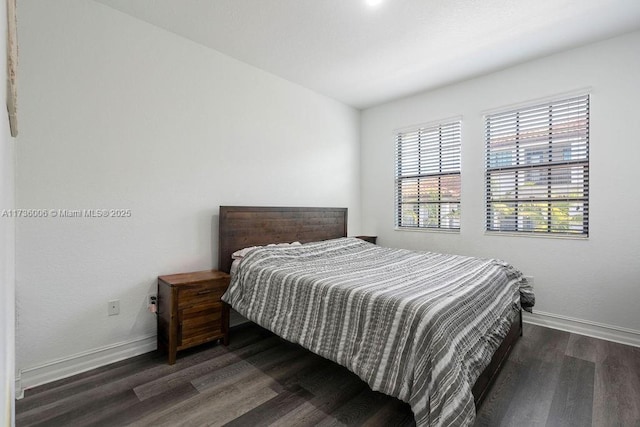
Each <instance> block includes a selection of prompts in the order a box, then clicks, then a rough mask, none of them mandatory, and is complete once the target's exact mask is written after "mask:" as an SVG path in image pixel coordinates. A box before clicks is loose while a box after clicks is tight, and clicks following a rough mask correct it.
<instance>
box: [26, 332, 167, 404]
mask: <svg viewBox="0 0 640 427" xmlns="http://www.w3.org/2000/svg"><path fill="white" fill-rule="evenodd" d="M156 347H157V340H156V335H149V336H146V337H142V338H137V339H134V340H130V341H124V342H120V343H116V344H112V345H108V346H105V347H101V348H97V349H94V350H89V351H86V352H83V353H78V354H75V355H72V356H69V357H65V358H62V359H58V360H53V361H51V362H47V363H44V364H42V365H40V366H34V367H31V368H25V369H20V370H19V371H18V375H17V376H16V399H22V398H23V397H24V391H25V390H27V389H29V388H32V387H36V386H39V385H42V384H46V383H49V382H52V381H56V380H59V379H62V378H67V377H70V376H72V375H76V374H79V373H82V372H86V371H90V370H91V369H95V368H99V367H100V366H104V365H108V364H110V363H114V362H118V361H120V360H124V359H128V358H130V357H134V356H138V355H140V354H144V353H148V352H150V351H153V350H155V349H156Z"/></svg>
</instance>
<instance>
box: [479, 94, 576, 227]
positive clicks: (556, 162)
mask: <svg viewBox="0 0 640 427" xmlns="http://www.w3.org/2000/svg"><path fill="white" fill-rule="evenodd" d="M485 120H486V121H485V126H486V175H485V177H486V229H487V231H506V232H522V233H536V234H544V235H573V236H576V235H577V236H588V234H589V95H584V96H579V97H575V98H571V99H565V100H562V101H556V102H552V103H546V104H542V105H536V106H532V107H526V108H521V109H518V110H512V111H506V112H501V113H496V114H490V115H488V116H486V118H485Z"/></svg>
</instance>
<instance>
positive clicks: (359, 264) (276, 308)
mask: <svg viewBox="0 0 640 427" xmlns="http://www.w3.org/2000/svg"><path fill="white" fill-rule="evenodd" d="M521 294H522V297H523V298H522V303H523V304H525V303H526V305H528V306H531V305H533V293H532V292H531V288H530V287H529V286H527V284H526V281H525V280H524V278H523V277H522V275H521V273H520V272H518V271H517V270H515V269H514V268H513V267H511V266H509V265H508V264H506V263H504V262H501V261H497V260H491V259H480V258H470V257H464V256H456V255H444V254H438V253H429V252H413V251H408V250H404V249H392V248H384V247H380V246H376V245H372V244H370V243H367V242H364V241H362V240H359V239H356V238H343V239H336V240H329V241H324V242H316V243H309V244H305V245H302V246H289V247H287V246H275V247H264V248H257V249H254V250H252V251H250V252H249V253H248V254H247V255H246V256H245V257H244V259H243V260H242V262H241V263H240V265H239V268H238V271H237V272H236V274H235V275H234V276H233V278H232V280H231V285H230V287H229V289H228V291H227V293H226V294H225V295H224V296H223V297H222V299H223V300H224V301H226V302H228V303H229V304H231V306H232V307H233V308H234V309H235V310H237V311H238V312H239V313H240V314H242V315H243V316H245V317H246V318H248V319H249V320H252V321H254V322H256V323H257V324H259V325H261V326H263V327H265V328H267V329H269V330H271V331H273V332H275V333H276V334H278V335H279V336H281V337H283V338H285V339H287V340H289V341H292V342H295V343H298V344H300V345H302V346H303V347H305V348H307V349H309V350H311V351H313V352H314V353H317V354H319V355H320V356H323V357H325V358H327V359H330V360H333V361H335V362H337V363H339V364H340V365H343V366H345V367H347V368H348V369H350V370H351V371H353V372H354V373H356V374H357V375H358V376H359V377H360V378H362V379H363V380H364V381H366V382H367V383H368V384H369V386H371V388H372V389H373V390H378V391H381V392H383V393H386V394H388V395H391V396H395V397H397V398H399V399H400V400H403V401H405V402H408V403H409V404H410V405H411V408H412V410H413V413H414V415H415V419H416V424H417V425H418V426H466V425H471V424H473V421H474V418H475V407H474V403H473V395H472V393H471V388H472V386H473V384H474V383H475V381H476V379H477V377H478V376H479V374H480V373H481V372H482V370H483V369H484V368H485V367H486V366H487V364H488V363H489V361H490V360H491V356H492V355H493V352H494V351H495V350H496V348H497V347H498V345H499V344H500V342H501V341H502V339H503V338H504V337H505V336H506V334H507V332H508V330H509V327H510V325H511V322H512V321H513V319H514V318H515V316H516V315H517V313H518V310H519V307H520V304H521Z"/></svg>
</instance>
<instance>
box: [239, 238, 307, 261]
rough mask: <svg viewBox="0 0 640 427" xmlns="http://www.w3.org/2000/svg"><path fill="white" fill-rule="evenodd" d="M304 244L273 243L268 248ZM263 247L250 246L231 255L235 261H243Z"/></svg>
mask: <svg viewBox="0 0 640 427" xmlns="http://www.w3.org/2000/svg"><path fill="white" fill-rule="evenodd" d="M300 245H302V243H300V242H292V243H271V244H268V245H267V246H300ZM259 247H261V246H249V247H248V248H244V249H240V250H237V251H235V252H234V253H232V254H231V258H233V259H242V258H244V257H245V255H247V254H248V253H249V251H251V250H253V249H255V248H259Z"/></svg>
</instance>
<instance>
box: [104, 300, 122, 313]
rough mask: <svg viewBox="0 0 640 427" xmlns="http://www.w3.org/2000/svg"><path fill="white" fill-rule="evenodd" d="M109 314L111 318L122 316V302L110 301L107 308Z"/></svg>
mask: <svg viewBox="0 0 640 427" xmlns="http://www.w3.org/2000/svg"><path fill="white" fill-rule="evenodd" d="M107 313H108V314H109V316H116V315H118V314H120V300H119V299H114V300H113V301H109V304H108V306H107Z"/></svg>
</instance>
